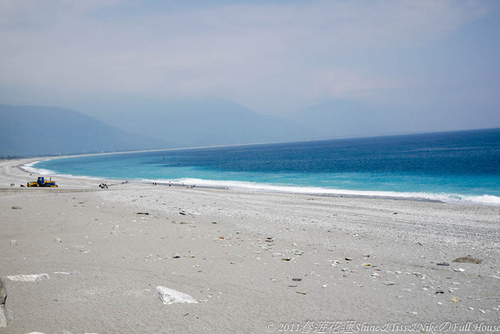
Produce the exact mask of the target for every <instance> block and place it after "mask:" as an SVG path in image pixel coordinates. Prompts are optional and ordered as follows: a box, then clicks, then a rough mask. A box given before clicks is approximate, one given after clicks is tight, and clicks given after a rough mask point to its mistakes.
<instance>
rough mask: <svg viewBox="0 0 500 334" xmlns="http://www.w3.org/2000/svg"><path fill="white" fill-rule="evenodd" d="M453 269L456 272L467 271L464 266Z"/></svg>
mask: <svg viewBox="0 0 500 334" xmlns="http://www.w3.org/2000/svg"><path fill="white" fill-rule="evenodd" d="M453 270H454V271H456V272H461V273H463V272H464V271H465V269H464V268H457V269H453Z"/></svg>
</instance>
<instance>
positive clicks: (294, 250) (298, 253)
mask: <svg viewBox="0 0 500 334" xmlns="http://www.w3.org/2000/svg"><path fill="white" fill-rule="evenodd" d="M292 252H293V254H295V255H302V254H304V251H301V250H298V249H292Z"/></svg>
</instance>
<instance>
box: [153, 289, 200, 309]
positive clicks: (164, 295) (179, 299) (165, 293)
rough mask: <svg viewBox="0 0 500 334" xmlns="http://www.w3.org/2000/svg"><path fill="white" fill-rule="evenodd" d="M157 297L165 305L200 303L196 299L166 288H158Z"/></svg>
mask: <svg viewBox="0 0 500 334" xmlns="http://www.w3.org/2000/svg"><path fill="white" fill-rule="evenodd" d="M155 296H156V297H158V298H160V300H161V301H162V302H163V304H164V305H169V304H176V303H198V302H197V301H196V299H194V298H193V297H191V296H190V295H187V294H185V293H182V292H180V291H176V290H173V289H169V288H166V287H164V286H157V287H156V292H155Z"/></svg>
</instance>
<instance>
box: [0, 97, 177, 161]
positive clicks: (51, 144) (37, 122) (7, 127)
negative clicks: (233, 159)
mask: <svg viewBox="0 0 500 334" xmlns="http://www.w3.org/2000/svg"><path fill="white" fill-rule="evenodd" d="M0 120H1V122H0V155H3V156H33V155H54V154H73V153H95V152H113V151H128V150H137V149H144V148H162V147H165V146H168V143H166V142H163V141H161V140H157V139H153V138H148V137H146V136H141V135H137V134H133V133H129V132H127V131H124V130H121V129H118V128H115V127H112V126H109V125H108V124H105V123H104V122H102V121H100V120H98V119H95V118H93V117H91V116H88V115H84V114H81V113H78V112H76V111H74V110H71V109H65V108H59V107H45V106H13V105H0Z"/></svg>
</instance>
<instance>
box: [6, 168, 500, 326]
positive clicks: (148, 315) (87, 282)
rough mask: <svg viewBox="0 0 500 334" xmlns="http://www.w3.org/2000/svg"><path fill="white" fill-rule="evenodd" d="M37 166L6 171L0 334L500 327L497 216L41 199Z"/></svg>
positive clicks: (213, 199) (93, 184)
mask: <svg viewBox="0 0 500 334" xmlns="http://www.w3.org/2000/svg"><path fill="white" fill-rule="evenodd" d="M27 161H28V160H4V161H0V165H1V168H0V230H1V232H0V252H1V254H2V255H1V258H0V259H1V260H0V277H1V278H2V280H3V282H4V284H5V287H6V291H7V299H6V302H5V308H6V314H7V316H6V318H7V327H4V328H0V333H31V332H40V333H74V334H76V333H100V334H103V333H279V332H299V333H302V332H303V333H340V332H344V333H353V332H354V333H355V332H376V331H378V332H380V331H381V330H383V329H385V330H387V331H391V332H393V333H410V332H421V331H422V330H423V331H425V332H427V333H432V332H435V333H442V332H462V333H463V332H469V333H473V332H477V333H480V332H486V331H487V330H488V329H491V330H492V331H493V332H495V330H496V331H497V332H499V331H500V288H499V287H500V266H499V264H500V263H499V255H500V254H499V250H500V247H499V246H500V207H498V206H479V205H477V206H472V205H453V204H444V203H434V202H419V201H408V200H394V199H391V200H390V199H367V198H344V197H321V196H310V195H294V194H278V193H263V192H244V191H232V190H221V189H202V188H184V187H174V186H172V187H168V186H161V185H156V186H155V185H149V184H135V183H128V184H120V183H119V184H117V185H115V186H111V187H109V189H100V188H99V187H98V185H99V184H100V183H101V182H108V183H113V182H109V181H105V180H81V179H71V178H63V177H52V179H53V180H55V181H56V182H57V183H58V185H59V188H57V189H43V188H40V189H28V188H21V187H20V184H25V183H26V182H27V181H28V180H30V179H36V176H37V175H32V176H30V175H29V173H27V172H25V171H23V170H21V169H19V168H18V166H19V165H22V164H23V163H26V162H27ZM11 183H13V184H14V186H12V187H11ZM463 257H466V258H472V259H475V260H471V261H467V260H465V261H463V260H461V261H459V262H453V261H454V260H455V259H458V258H463ZM479 262H480V263H479ZM19 275H38V277H37V276H32V277H31V279H30V280H24V281H23V280H11V279H9V278H8V277H16V276H18V277H20V276H19ZM158 287H164V288H165V290H162V291H172V290H173V291H175V292H178V293H179V295H178V296H183V297H179V298H180V300H181V301H182V298H184V297H185V296H188V297H191V298H192V299H191V302H180V303H178V302H173V303H168V304H164V303H163V302H162V300H161V299H160V298H159V296H158ZM1 297H2V296H0V301H1V299H2V298H1ZM172 298H173V297H172ZM185 298H187V297H185ZM168 300H171V299H168ZM172 300H173V299H172ZM177 301H178V300H177ZM0 324H1V321H0ZM377 326H379V327H377ZM380 326H381V327H380ZM488 326H489V327H488Z"/></svg>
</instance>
